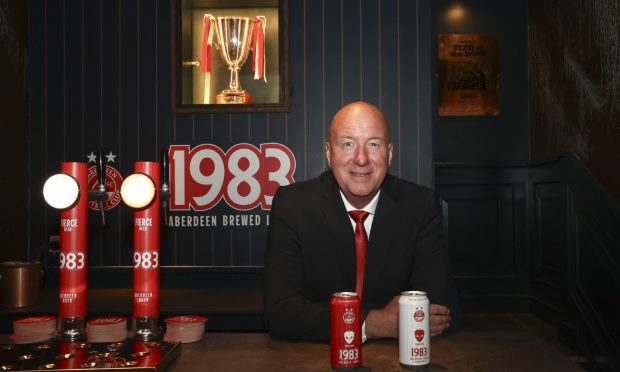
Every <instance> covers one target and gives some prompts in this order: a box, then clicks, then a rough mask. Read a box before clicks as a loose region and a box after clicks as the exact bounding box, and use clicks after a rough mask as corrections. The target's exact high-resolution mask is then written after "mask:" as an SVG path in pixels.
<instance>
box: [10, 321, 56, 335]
mask: <svg viewBox="0 0 620 372" xmlns="http://www.w3.org/2000/svg"><path fill="white" fill-rule="evenodd" d="M55 331H56V317H55V316H30V317H27V318H21V319H17V320H14V321H13V334H14V335H16V336H41V335H46V334H50V333H54V332H55Z"/></svg>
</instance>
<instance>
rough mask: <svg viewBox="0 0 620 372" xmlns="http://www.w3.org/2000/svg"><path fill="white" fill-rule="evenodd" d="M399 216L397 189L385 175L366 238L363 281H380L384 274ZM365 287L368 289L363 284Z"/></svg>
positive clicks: (390, 178) (391, 179)
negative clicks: (366, 253) (366, 249)
mask: <svg viewBox="0 0 620 372" xmlns="http://www.w3.org/2000/svg"><path fill="white" fill-rule="evenodd" d="M400 218H405V217H404V216H401V215H400V213H399V208H398V190H397V187H396V185H395V183H394V182H393V178H392V176H390V175H389V174H388V175H387V177H386V179H385V181H384V183H383V185H382V187H381V194H380V195H379V202H378V204H377V209H376V210H375V216H374V219H373V222H372V228H371V230H370V237H369V240H368V256H367V259H366V271H365V273H364V283H381V278H382V277H384V276H385V273H383V267H384V265H385V262H386V260H387V259H388V257H389V255H390V251H392V249H393V244H392V240H393V238H394V237H395V236H396V232H397V231H396V228H397V225H398V223H397V221H398V220H399V219H400ZM364 288H365V289H368V288H367V287H366V285H364Z"/></svg>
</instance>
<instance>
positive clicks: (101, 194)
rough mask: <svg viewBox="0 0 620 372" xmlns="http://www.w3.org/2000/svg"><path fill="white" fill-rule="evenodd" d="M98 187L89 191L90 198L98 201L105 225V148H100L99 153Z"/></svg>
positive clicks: (102, 223)
mask: <svg viewBox="0 0 620 372" xmlns="http://www.w3.org/2000/svg"><path fill="white" fill-rule="evenodd" d="M96 170H97V181H98V182H97V189H95V190H89V191H88V200H92V201H96V202H97V206H99V212H100V214H101V226H105V212H104V210H103V203H104V202H105V200H106V199H107V198H108V194H107V193H106V191H105V176H106V173H105V172H106V166H105V162H104V161H103V149H99V153H98V154H97V168H96Z"/></svg>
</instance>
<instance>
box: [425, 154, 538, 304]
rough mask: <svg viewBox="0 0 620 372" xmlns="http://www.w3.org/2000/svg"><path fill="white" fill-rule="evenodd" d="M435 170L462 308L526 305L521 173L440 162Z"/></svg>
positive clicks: (524, 174) (524, 178)
mask: <svg viewBox="0 0 620 372" xmlns="http://www.w3.org/2000/svg"><path fill="white" fill-rule="evenodd" d="M435 174H436V188H437V191H438V192H439V195H440V197H441V200H442V206H443V208H442V212H443V223H444V235H445V241H446V246H447V249H448V253H449V255H450V260H451V263H452V271H453V272H454V275H455V280H456V285H457V289H458V291H459V294H460V297H461V300H462V302H463V308H464V310H465V311H482V310H483V309H485V308H486V311H501V310H508V309H512V310H517V309H527V308H528V306H529V299H528V292H529V288H528V281H529V280H528V275H529V269H528V264H527V262H528V260H529V253H528V249H527V241H526V239H525V237H526V232H527V231H526V226H527V225H526V220H525V218H526V216H525V211H526V194H525V191H526V183H527V172H526V171H524V169H522V168H517V167H515V168H511V167H504V168H499V167H491V168H485V167H458V166H455V167H451V166H441V167H438V168H437V169H436V172H435ZM507 181H511V182H507Z"/></svg>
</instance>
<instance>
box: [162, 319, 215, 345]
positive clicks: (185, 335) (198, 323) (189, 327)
mask: <svg viewBox="0 0 620 372" xmlns="http://www.w3.org/2000/svg"><path fill="white" fill-rule="evenodd" d="M207 321H208V319H207V318H205V317H202V316H199V315H181V316H175V317H170V318H167V319H166V320H165V322H166V333H165V334H164V340H166V341H170V342H181V343H184V344H188V343H192V342H197V341H200V340H202V336H203V334H204V333H205V322H207Z"/></svg>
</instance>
